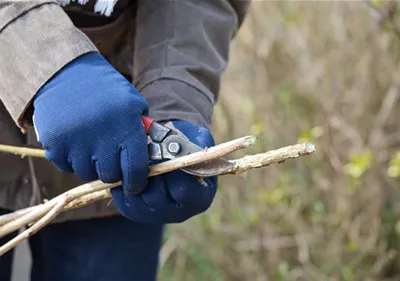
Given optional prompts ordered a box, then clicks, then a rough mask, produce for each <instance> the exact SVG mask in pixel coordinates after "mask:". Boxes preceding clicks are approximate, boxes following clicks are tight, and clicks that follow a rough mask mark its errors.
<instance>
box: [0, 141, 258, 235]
mask: <svg viewBox="0 0 400 281" xmlns="http://www.w3.org/2000/svg"><path fill="white" fill-rule="evenodd" d="M255 141H256V138H255V137H254V136H247V137H242V138H238V139H235V140H232V141H229V142H226V143H222V144H219V145H216V146H213V147H210V148H208V149H205V150H202V151H199V152H196V153H192V154H189V155H186V156H183V157H180V158H177V159H173V160H169V161H166V162H163V163H160V164H157V165H154V166H151V167H150V168H149V177H152V176H155V175H160V174H163V173H167V172H170V171H173V170H176V169H180V168H183V167H186V166H190V165H195V164H198V163H201V162H204V161H209V160H212V159H215V158H218V157H222V156H224V155H227V154H230V153H232V152H234V151H236V150H239V149H243V148H246V147H248V146H250V145H252V144H254V143H255ZM0 149H1V148H0ZM36 150H39V149H36ZM5 152H11V151H10V146H8V147H7V151H5ZM19 152H23V153H24V155H25V156H33V155H28V154H27V153H29V152H27V150H21V149H20V147H18V148H17V149H15V150H14V151H13V152H12V153H19ZM31 152H32V151H31ZM34 155H39V153H38V152H37V151H35V152H34ZM120 185H121V182H116V183H112V184H107V183H103V182H102V181H99V180H97V181H93V182H90V183H86V184H83V185H80V186H78V187H75V188H73V189H70V190H68V191H66V192H64V193H63V194H61V195H59V196H57V197H55V198H53V199H51V200H50V201H47V202H45V203H43V204H40V205H37V206H36V207H35V208H34V209H31V210H30V211H29V212H25V211H22V210H19V211H17V212H19V213H18V214H14V213H12V214H7V215H5V216H6V217H5V218H4V217H3V216H1V217H0V237H4V236H5V235H7V234H9V233H11V232H13V231H15V230H17V229H19V228H21V227H23V226H24V225H26V224H28V223H29V222H32V221H36V220H38V219H40V218H41V217H42V216H43V215H44V214H46V213H47V212H49V211H50V210H51V209H52V208H53V207H54V206H55V205H56V204H57V203H58V202H59V201H60V200H61V199H62V198H64V197H66V196H68V198H71V200H70V201H72V202H71V203H70V204H69V205H68V206H67V207H66V208H65V210H70V209H75V208H78V207H81V206H84V205H86V204H88V203H90V202H93V201H97V200H99V199H104V198H109V197H110V194H109V192H108V189H110V188H113V187H117V186H120ZM100 191H102V192H100ZM75 200H77V201H75ZM63 211H64V210H63ZM10 218H11V219H12V221H10ZM5 222H7V223H5Z"/></svg>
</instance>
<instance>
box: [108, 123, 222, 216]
mask: <svg viewBox="0 0 400 281" xmlns="http://www.w3.org/2000/svg"><path fill="white" fill-rule="evenodd" d="M173 125H174V126H175V127H176V128H177V129H178V130H180V131H181V132H182V133H183V134H185V135H186V136H187V137H188V138H189V140H190V141H192V142H193V143H195V144H197V145H199V146H200V147H202V148H205V147H211V146H213V145H214V139H213V137H212V135H211V133H210V131H209V130H207V129H206V128H203V127H198V126H195V125H192V124H191V123H188V122H185V121H174V122H173ZM204 180H205V182H206V183H207V185H208V186H203V185H202V184H201V183H200V182H199V181H198V179H196V178H195V177H193V176H192V175H189V174H187V173H185V172H183V171H180V170H176V171H172V172H169V173H166V174H162V175H159V176H155V177H150V178H149V184H148V186H147V188H146V189H145V190H144V191H143V192H142V193H140V194H136V195H124V193H123V190H122V189H121V188H120V187H116V188H113V189H111V194H112V197H113V201H114V204H115V206H116V207H117V209H118V210H119V212H120V213H121V214H122V215H123V216H125V217H126V218H128V219H130V220H132V221H134V222H138V223H179V222H183V221H185V220H187V219H189V218H190V217H193V216H195V215H197V214H200V213H202V212H204V211H205V210H207V209H208V208H209V207H210V205H211V203H212V201H213V199H214V197H215V194H216V191H217V186H218V178H217V177H210V178H204Z"/></svg>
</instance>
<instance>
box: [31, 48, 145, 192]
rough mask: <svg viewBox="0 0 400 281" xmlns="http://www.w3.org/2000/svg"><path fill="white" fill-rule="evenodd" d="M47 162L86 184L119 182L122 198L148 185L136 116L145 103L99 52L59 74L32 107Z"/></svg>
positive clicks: (142, 112)
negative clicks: (120, 183)
mask: <svg viewBox="0 0 400 281" xmlns="http://www.w3.org/2000/svg"><path fill="white" fill-rule="evenodd" d="M33 106H34V112H33V122H34V127H35V130H36V134H37V137H38V141H39V142H40V143H41V145H42V146H43V148H44V149H45V151H46V152H45V153H46V158H47V159H48V160H50V161H51V162H53V164H54V165H55V166H56V167H57V168H59V169H60V170H62V171H64V172H69V173H74V174H75V175H76V176H77V177H78V178H80V179H82V180H85V181H92V180H95V179H100V180H102V181H103V182H106V183H113V182H117V181H119V180H122V185H123V190H124V192H125V193H126V194H137V193H139V192H141V191H142V190H143V189H144V188H146V186H147V180H148V165H149V155H148V152H147V136H146V133H145V131H144V126H143V124H142V121H141V116H142V115H146V114H147V112H148V104H147V103H146V101H145V100H144V99H143V98H142V96H140V94H139V93H138V91H137V90H136V89H135V88H134V87H133V86H132V84H131V83H130V82H129V81H128V80H126V79H125V78H124V77H123V76H122V75H121V74H120V73H118V72H117V71H116V70H115V69H114V68H113V67H112V66H111V65H110V64H109V63H108V62H107V61H106V60H105V59H104V58H103V57H102V56H101V55H100V54H99V53H89V54H86V55H83V56H81V57H79V58H77V59H75V60H74V61H72V62H71V63H69V64H68V65H67V66H65V67H64V68H63V69H61V70H60V71H59V72H58V73H57V74H56V75H55V76H54V77H53V78H52V79H51V80H50V81H49V82H47V83H46V84H45V85H44V86H43V87H42V88H41V89H40V91H39V93H38V94H37V96H36V97H35V99H34V102H33Z"/></svg>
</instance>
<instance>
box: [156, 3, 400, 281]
mask: <svg viewBox="0 0 400 281" xmlns="http://www.w3.org/2000/svg"><path fill="white" fill-rule="evenodd" d="M388 3H389V2H383V3H380V4H379V8H380V9H382V11H387V7H388V5H387V4H388ZM396 19H397V18H395V20H396ZM231 50H232V52H231V62H230V64H229V67H228V69H227V71H226V73H225V75H224V83H223V87H222V91H221V97H220V103H219V104H218V106H217V107H216V109H215V123H214V129H215V133H216V138H217V141H218V142H223V141H227V140H229V139H232V138H235V137H237V136H241V135H247V134H254V133H256V134H258V135H259V136H260V144H259V146H258V147H255V148H252V149H251V151H252V152H257V151H260V150H267V149H274V148H278V147H281V146H283V145H288V144H292V143H295V142H297V141H300V140H310V141H312V142H313V143H315V144H316V146H317V152H316V153H315V154H314V155H312V156H311V157H307V158H305V159H299V160H297V161H293V162H290V163H284V164H282V165H278V166H274V167H270V168H267V169H263V170H259V171H252V172H251V173H249V174H247V175H246V176H244V177H233V176H232V177H225V178H223V179H221V181H220V182H221V187H220V191H219V194H218V196H217V198H216V200H215V202H214V204H213V206H212V207H211V208H210V210H209V211H208V212H206V213H204V214H203V215H201V216H198V217H196V218H195V219H193V220H191V221H188V222H187V223H184V224H182V225H176V226H171V227H169V229H168V236H167V238H166V242H165V245H164V248H163V252H162V254H163V255H162V269H161V271H160V272H161V274H160V280H163V281H164V280H185V281H189V280H196V281H197V280H218V281H222V280H224V281H228V280H229V281H231V280H232V281H236V280H237V281H242V280H257V281H258V280H260V281H261V280H277V281H281V280H282V281H283V280H305V281H311V280H316V281H324V280H327V281H336V280H337V281H339V280H344V281H353V280H371V281H373V280H400V257H399V246H400V243H399V235H400V221H399V214H400V190H399V187H400V184H399V183H400V180H399V179H400V178H399V177H398V173H397V172H398V170H396V169H397V168H396V167H392V169H391V170H390V173H388V169H389V166H390V160H391V159H392V157H393V155H395V153H396V151H399V150H400V122H399V120H400V111H399V100H400V92H399V90H400V88H399V87H400V64H399V58H400V57H399V55H400V52H399V50H400V38H399V37H398V36H397V34H396V32H395V30H392V29H390V25H384V24H383V23H379V22H378V21H377V17H376V14H369V13H368V10H367V9H366V5H365V3H363V2H361V1H338V2H326V1H324V2H316V1H315V2H308V1H306V2H286V1H277V2H272V1H254V2H253V5H252V9H251V12H250V15H249V17H248V18H247V20H246V22H245V25H244V26H243V28H242V29H241V30H240V33H239V34H238V37H237V39H236V41H235V42H234V44H233V45H232V49H231ZM399 158H400V157H399ZM399 169H400V168H399ZM396 176H397V177H396Z"/></svg>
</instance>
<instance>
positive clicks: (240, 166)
mask: <svg viewBox="0 0 400 281" xmlns="http://www.w3.org/2000/svg"><path fill="white" fill-rule="evenodd" d="M314 151H315V146H314V145H313V144H311V143H301V144H295V145H291V146H286V147H282V148H280V149H276V150H271V151H268V152H265V153H259V154H255V155H247V156H245V157H243V158H240V159H237V160H235V162H236V164H235V167H233V168H232V169H231V170H230V171H228V172H226V173H224V174H234V175H237V174H240V173H243V172H246V171H248V170H252V169H256V168H261V167H266V166H269V165H271V164H274V163H282V162H284V161H285V160H288V159H294V158H298V157H300V156H304V155H308V154H311V153H313V152H314Z"/></svg>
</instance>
